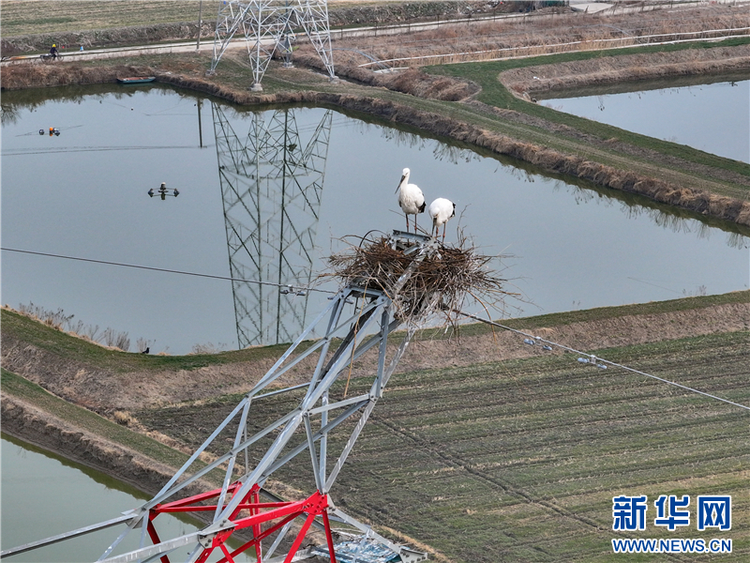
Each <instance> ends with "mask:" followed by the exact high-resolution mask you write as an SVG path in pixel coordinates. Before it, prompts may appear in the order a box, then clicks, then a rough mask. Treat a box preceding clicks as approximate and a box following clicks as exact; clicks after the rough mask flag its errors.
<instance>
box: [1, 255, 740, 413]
mask: <svg viewBox="0 0 750 563" xmlns="http://www.w3.org/2000/svg"><path fill="white" fill-rule="evenodd" d="M0 250H3V251H6V252H17V253H19V254H30V255H34V256H47V257H51V258H62V259H65V260H76V261H79V262H89V263H93V264H104V265H108V266H120V267H124V268H135V269H140V270H150V271H154V272H166V273H170V274H180V275H185V276H195V277H201V278H209V279H217V280H228V281H239V282H245V283H256V284H258V285H270V286H273V287H279V288H290V287H294V288H297V289H300V290H306V291H317V292H319V293H328V294H334V293H336V292H335V291H331V290H326V289H318V288H315V287H301V286H294V285H291V284H283V283H275V282H264V281H261V280H248V279H242V278H233V277H231V276H218V275H214V274H201V273H199V272H187V271H184V270H174V269H170V268H158V267H155V266H144V265H141V264H128V263H125V262H113V261H110V260H96V259H93V258H81V257H78V256H66V255H63V254H54V253H50V252H37V251H34V250H21V249H18V248H7V247H0ZM453 312H454V313H456V314H459V315H462V316H464V317H467V318H470V319H474V320H476V321H479V322H482V323H485V324H488V325H491V326H494V327H497V328H501V329H503V330H507V331H509V332H512V333H515V334H518V335H520V336H524V337H525V338H526V339H527V340H524V342H526V343H529V344H535V343H536V341H539V342H543V343H545V344H547V345H548V346H555V347H556V348H560V349H562V350H566V351H568V352H573V353H575V354H580V355H582V356H588V358H590V359H588V360H586V362H587V363H592V364H594V365H599V366H600V367H606V366H605V364H607V365H610V366H612V367H618V368H621V369H624V370H626V371H629V372H632V373H636V374H638V375H642V376H645V377H650V378H652V379H655V380H657V381H661V382H662V383H667V384H668V385H673V386H675V387H679V388H680V389H683V390H685V391H689V392H691V393H696V394H698V395H703V396H704V397H708V398H710V399H714V400H716V401H721V402H723V403H727V404H729V405H732V406H735V407H739V408H741V409H745V410H748V411H750V406H747V405H742V404H740V403H735V402H734V401H730V400H729V399H724V398H722V397H717V396H716V395H711V394H710V393H706V392H704V391H699V390H698V389H693V388H692V387H688V386H687V385H682V384H681V383H677V382H675V381H670V380H668V379H664V378H663V377H659V376H657V375H653V374H650V373H646V372H645V371H641V370H638V369H635V368H631V367H629V366H626V365H623V364H618V363H617V362H613V361H611V360H607V359H605V358H600V357H598V356H594V355H593V354H589V353H587V352H582V351H580V350H576V349H575V348H571V347H570V346H566V345H564V344H559V343H557V342H553V341H552V340H547V339H544V338H541V337H539V336H535V335H533V334H529V333H527V332H524V331H522V330H518V329H515V328H511V327H509V326H507V325H502V324H500V323H497V322H494V321H490V320H487V319H483V318H482V317H479V316H477V315H474V314H471V313H465V312H464V311H458V310H455V309H454V310H453ZM596 362H601V364H597V363H596Z"/></svg>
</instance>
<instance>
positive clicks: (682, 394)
mask: <svg viewBox="0 0 750 563" xmlns="http://www.w3.org/2000/svg"><path fill="white" fill-rule="evenodd" d="M749 298H750V294H749V293H748V292H739V293H732V294H727V295H724V296H711V297H701V298H690V299H681V300H676V301H671V302H664V303H652V304H644V305H636V306H629V307H611V308H603V309H596V310H593V311H579V312H575V313H566V314H560V315H546V316H544V317H540V318H539V319H536V320H535V319H529V320H526V322H525V325H526V326H539V325H542V326H547V327H549V326H555V325H556V324H557V323H559V324H566V323H570V322H580V321H582V320H586V319H589V320H600V319H603V318H612V317H617V316H625V315H628V314H654V313H658V312H659V311H673V310H676V309H677V310H680V309H681V310H688V309H696V308H697V309H700V308H704V307H710V306H712V305H721V304H723V303H737V302H747V301H748V299H749ZM2 320H3V330H4V331H5V330H12V331H13V332H14V334H15V335H18V336H21V335H22V336H23V338H24V339H27V340H29V341H30V343H31V344H32V345H34V346H40V345H44V346H47V347H48V349H49V350H54V351H55V353H57V354H60V355H61V356H68V357H70V358H75V359H80V358H81V357H86V358H87V362H89V363H92V364H97V363H99V362H104V363H105V364H109V363H110V362H119V363H121V365H123V366H128V365H130V366H131V367H132V369H138V370H143V369H149V366H150V365H153V366H154V367H153V369H154V371H159V370H162V369H164V368H165V364H164V362H165V361H167V360H171V361H173V362H174V363H173V367H172V368H170V369H195V368H196V367H198V366H200V365H205V362H214V361H222V362H227V361H236V362H242V361H245V360H248V359H249V358H248V357H247V356H245V355H244V354H247V353H248V352H249V351H242V352H231V353H224V354H219V355H217V356H208V357H205V358H203V357H197V358H191V357H184V358H174V359H165V358H161V357H154V356H140V355H137V354H125V353H121V352H111V351H108V350H104V351H102V352H100V353H98V354H97V353H94V352H93V351H92V350H91V348H92V345H91V344H89V343H86V342H84V341H82V340H80V339H76V338H72V337H70V336H67V335H65V334H63V333H59V332H57V331H54V330H53V329H50V328H49V327H45V326H43V325H40V324H39V323H35V322H33V321H31V320H29V319H26V318H23V317H19V316H17V315H14V314H13V313H10V312H7V311H3V312H2ZM478 330H485V329H478ZM468 332H469V333H471V330H469V331H468ZM749 344H750V333H748V332H747V331H746V330H745V331H739V332H734V333H719V334H710V335H707V336H700V337H695V338H685V339H679V340H666V341H661V342H654V343H650V344H644V345H639V346H629V347H622V348H612V349H606V350H596V351H594V352H595V353H596V354H597V355H599V356H601V357H605V358H607V359H609V360H612V361H615V362H618V363H622V364H625V365H629V366H632V367H635V368H637V369H639V370H642V371H645V372H647V373H651V374H654V375H657V376H659V377H662V378H665V379H668V380H671V381H675V382H678V383H681V384H683V385H687V386H690V387H694V388H697V389H700V390H702V391H705V392H708V393H711V394H714V395H717V396H721V397H725V398H727V399H729V400H732V401H735V402H738V403H742V404H748V403H749V402H750V391H748V388H747V385H746V380H747V376H748V367H747V366H750V345H749ZM253 352H254V353H255V354H266V353H270V354H278V353H279V350H278V349H275V350H271V351H267V350H263V349H259V350H255V351H253ZM196 360H199V361H196ZM178 366H179V367H178ZM353 385H354V387H355V388H350V392H351V393H357V392H358V391H362V390H361V389H356V386H357V382H356V381H355V382H353ZM342 386H343V385H342ZM3 393H4V394H6V393H7V394H9V395H11V396H19V397H21V398H23V399H25V400H28V401H31V402H33V403H35V404H38V405H40V406H42V407H43V408H44V409H45V410H47V411H49V412H52V413H54V414H55V415H56V416H58V417H61V418H63V419H65V420H67V421H68V422H70V423H71V424H74V425H79V426H81V427H85V428H86V429H88V430H91V431H92V432H95V433H97V434H100V435H102V436H105V437H106V438H107V439H108V440H112V441H114V442H117V443H120V444H123V445H125V446H127V447H129V448H131V449H135V450H138V451H141V452H143V453H144V455H148V456H151V457H153V458H154V459H157V460H158V461H161V462H164V463H167V464H171V465H174V464H176V463H177V462H179V460H180V459H184V455H183V454H181V453H179V452H174V451H171V450H170V449H169V448H165V447H164V446H163V445H162V444H159V443H156V442H155V441H153V440H151V439H149V438H145V437H144V436H142V435H140V434H137V433H135V432H133V431H131V430H129V429H126V428H123V427H120V426H117V425H115V424H113V423H111V422H109V421H106V420H104V419H102V418H101V417H98V416H96V415H93V414H91V413H89V412H88V411H85V410H83V409H80V408H78V407H74V406H72V405H70V404H68V403H65V402H64V401H61V400H59V399H57V398H55V397H52V396H51V395H49V394H48V393H46V392H45V391H43V390H42V389H41V388H39V387H37V386H35V385H33V384H29V383H28V382H26V381H24V380H22V379H21V378H18V377H17V376H14V375H12V374H9V373H7V372H6V373H3ZM336 393H338V394H340V393H342V389H340V388H339V389H336V390H335V391H334V396H336ZM207 399H210V400H204V401H201V402H199V403H184V404H177V405H171V406H169V405H168V406H164V407H161V408H154V409H148V410H141V411H137V412H134V413H132V414H133V415H134V416H135V417H136V418H137V419H138V421H139V422H140V423H141V424H142V425H143V426H144V427H145V429H147V430H149V429H150V430H158V431H159V432H162V433H164V434H166V435H168V436H170V437H171V438H173V439H175V440H177V441H178V442H179V443H182V444H184V446H186V447H187V448H188V449H191V448H194V447H196V446H197V444H198V442H199V441H200V440H202V439H203V438H204V437H205V436H203V435H201V433H200V432H195V429H196V428H197V427H202V428H212V427H214V426H215V425H216V424H218V422H219V421H220V420H221V419H222V418H223V417H224V416H225V415H226V414H227V412H228V411H229V410H231V408H232V407H234V405H236V403H237V401H238V399H239V397H238V396H223V397H222V396H217V397H213V398H207ZM293 403H294V401H293V400H291V401H290V399H289V398H282V397H281V396H278V397H275V398H274V397H272V398H269V399H266V400H265V401H264V404H263V409H262V410H259V411H256V413H255V416H259V417H260V419H258V418H255V419H253V420H252V424H253V425H254V426H255V427H263V426H265V424H266V422H267V421H268V419H272V418H274V417H275V416H278V415H279V414H281V413H285V412H288V410H289V409H290V408H291V407H292V406H293ZM748 440H750V431H748V413H747V411H744V410H742V409H740V408H737V407H734V406H731V405H728V404H726V403H721V402H718V401H715V400H711V399H709V398H706V397H702V396H699V395H695V394H691V393H688V392H686V391H684V390H681V389H678V388H675V387H672V386H669V385H666V384H664V383H660V382H658V381H655V380H652V379H650V378H647V377H644V376H641V375H637V374H633V373H628V372H624V371H621V370H617V369H614V368H610V369H608V370H598V369H595V368H592V367H589V366H585V365H582V364H580V363H578V362H577V361H576V358H575V357H574V356H573V355H571V354H564V355H557V356H546V355H543V356H538V357H534V358H529V359H523V360H508V361H501V362H494V363H490V364H482V365H474V366H468V367H461V368H445V369H436V370H422V371H416V372H412V373H400V374H396V375H395V376H394V377H393V378H392V380H391V383H390V385H389V388H388V390H387V392H386V395H385V397H384V399H383V400H382V401H381V403H380V404H379V405H378V408H377V409H376V410H375V414H374V416H373V418H372V420H371V422H370V424H369V425H368V427H367V428H366V430H365V432H364V433H363V435H362V437H361V438H360V441H359V442H358V444H357V447H356V448H355V450H354V452H353V454H352V457H351V458H350V459H349V461H348V462H347V465H346V467H345V470H344V471H343V472H342V473H341V475H340V477H339V480H338V481H337V485H336V487H335V489H334V490H333V491H332V494H333V498H334V499H335V501H336V502H337V504H338V505H339V506H341V507H342V508H343V509H344V510H346V511H347V512H350V513H351V514H352V515H354V516H355V517H359V518H363V519H367V520H370V521H372V522H374V523H376V524H377V526H378V528H379V529H380V530H382V531H384V532H386V533H388V529H393V530H398V532H400V533H403V534H406V535H408V536H410V537H413V538H416V539H417V540H418V541H420V542H423V543H425V544H427V545H429V546H431V547H432V548H434V549H435V550H437V551H438V552H439V553H438V554H436V557H437V558H438V559H440V554H442V555H443V556H444V557H445V558H447V559H448V560H451V561H461V562H467V563H476V562H483V561H486V562H496V561H502V560H512V561H519V562H523V561H560V560H565V561H582V562H583V561H602V560H607V558H608V557H611V545H610V540H611V539H612V538H614V537H635V538H638V537H642V538H651V537H664V538H692V537H703V538H712V537H728V538H731V539H732V540H733V554H732V555H731V556H719V557H716V556H714V557H712V559H711V560H712V561H725V560H726V561H736V560H738V558H739V559H741V558H743V557H747V556H748V555H750V539H748V537H747V534H746V533H745V531H746V530H747V529H748V526H750V499H748V497H747V491H746V483H747V479H748V477H750V474H748V469H747V468H748V462H750V457H749V456H750V452H749V451H748V449H747V443H748ZM335 442H336V440H334V443H332V444H331V447H332V448H335V447H336V446H337V445H338V446H340V445H341V444H337V443H335ZM260 446H261V448H262V444H261V445H260ZM306 465H307V463H306V458H305V459H303V460H302V462H301V464H300V465H298V466H295V467H294V468H292V469H290V470H289V471H284V472H282V473H280V474H279V475H277V476H276V477H277V478H279V479H281V480H282V481H284V482H288V483H289V484H290V485H292V486H299V487H300V488H307V487H306V485H309V483H311V482H312V481H311V476H310V475H308V474H307V469H306ZM618 494H625V495H641V494H647V495H648V496H649V500H650V501H653V500H655V499H656V498H657V497H658V496H659V495H661V494H667V495H669V494H676V495H682V494H688V495H690V496H691V499H692V500H691V503H693V504H692V505H691V506H695V504H694V503H695V502H696V499H697V495H699V494H722V495H732V498H733V505H732V509H733V522H732V524H733V525H732V531H729V532H721V533H719V532H717V531H716V530H707V531H706V532H697V531H696V528H695V525H694V522H695V520H693V521H692V522H693V523H692V524H691V526H689V527H686V528H684V529H678V530H676V531H674V532H669V531H667V530H665V529H663V528H660V527H657V526H654V525H653V523H652V522H651V521H650V522H649V524H648V526H647V530H646V531H645V532H641V533H630V534H623V533H619V532H618V533H615V532H613V531H612V496H614V495H618ZM649 515H650V517H649V520H651V519H652V518H653V507H651V509H650V512H649ZM608 554H609V555H608ZM690 557H691V559H690V560H691V561H693V560H696V561H700V560H704V559H705V557H698V556H690ZM622 559H623V560H624V561H637V560H641V559H642V558H640V557H638V556H622ZM676 560H681V559H680V558H677V559H676Z"/></svg>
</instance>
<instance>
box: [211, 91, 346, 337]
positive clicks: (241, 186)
mask: <svg viewBox="0 0 750 563" xmlns="http://www.w3.org/2000/svg"><path fill="white" fill-rule="evenodd" d="M212 114H213V122H214V132H215V135H216V151H217V158H218V164H219V180H220V185H221V193H222V198H223V203H224V220H225V225H226V233H227V247H228V251H229V268H230V275H231V277H232V278H233V281H232V294H233V298H234V311H235V320H236V324H237V340H238V343H239V347H240V348H245V347H247V346H253V345H268V344H278V343H283V342H292V341H293V340H294V339H295V338H296V337H297V336H298V335H299V333H300V332H301V331H302V329H303V328H304V327H305V326H306V325H307V323H306V320H305V319H306V315H307V306H308V300H309V295H308V292H306V291H304V290H302V288H306V287H308V286H309V285H310V282H311V281H312V272H313V251H314V248H315V238H316V232H317V226H318V219H319V212H320V203H321V198H322V195H323V181H324V177H325V165H326V159H327V157H328V144H329V139H330V135H331V121H332V116H333V113H332V112H331V111H330V110H328V111H326V112H325V113H324V114H323V117H322V119H321V120H320V123H319V124H318V125H317V127H316V128H315V129H314V131H313V132H312V135H311V136H310V137H309V138H308V139H307V140H305V141H303V139H301V137H300V131H299V128H298V127H297V121H296V118H295V110H294V109H293V108H288V109H280V110H275V111H272V112H271V111H267V112H259V113H255V114H253V117H252V121H251V124H250V128H249V131H248V133H247V136H246V137H245V138H244V139H243V138H241V137H240V136H238V135H237V133H236V132H235V131H234V129H233V127H232V125H231V123H230V121H229V119H228V118H227V116H226V114H225V112H224V109H222V107H221V106H219V105H217V104H212ZM269 116H270V119H269ZM257 282H265V283H257Z"/></svg>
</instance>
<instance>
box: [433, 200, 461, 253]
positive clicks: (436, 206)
mask: <svg viewBox="0 0 750 563" xmlns="http://www.w3.org/2000/svg"><path fill="white" fill-rule="evenodd" d="M427 212H428V213H429V214H430V217H432V230H433V234H434V236H435V237H437V236H438V235H439V234H440V227H441V226H442V227H443V242H445V224H446V223H447V222H448V219H450V218H451V217H455V215H456V204H455V203H453V202H452V201H451V200H449V199H445V198H444V197H439V198H437V199H436V200H435V201H433V202H432V203H431V204H430V208H429V209H428V210H427Z"/></svg>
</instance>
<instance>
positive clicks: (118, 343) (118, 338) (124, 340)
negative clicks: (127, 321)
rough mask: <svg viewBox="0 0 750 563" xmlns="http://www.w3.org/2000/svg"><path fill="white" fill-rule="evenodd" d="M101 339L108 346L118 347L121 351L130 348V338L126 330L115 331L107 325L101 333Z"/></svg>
mask: <svg viewBox="0 0 750 563" xmlns="http://www.w3.org/2000/svg"><path fill="white" fill-rule="evenodd" d="M102 340H103V341H104V343H105V344H106V345H107V346H109V347H110V348H118V349H119V350H122V351H123V352H127V351H128V350H129V349H130V338H128V333H127V332H116V331H114V330H113V329H111V328H109V327H108V328H106V329H105V330H104V332H103V333H102Z"/></svg>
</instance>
